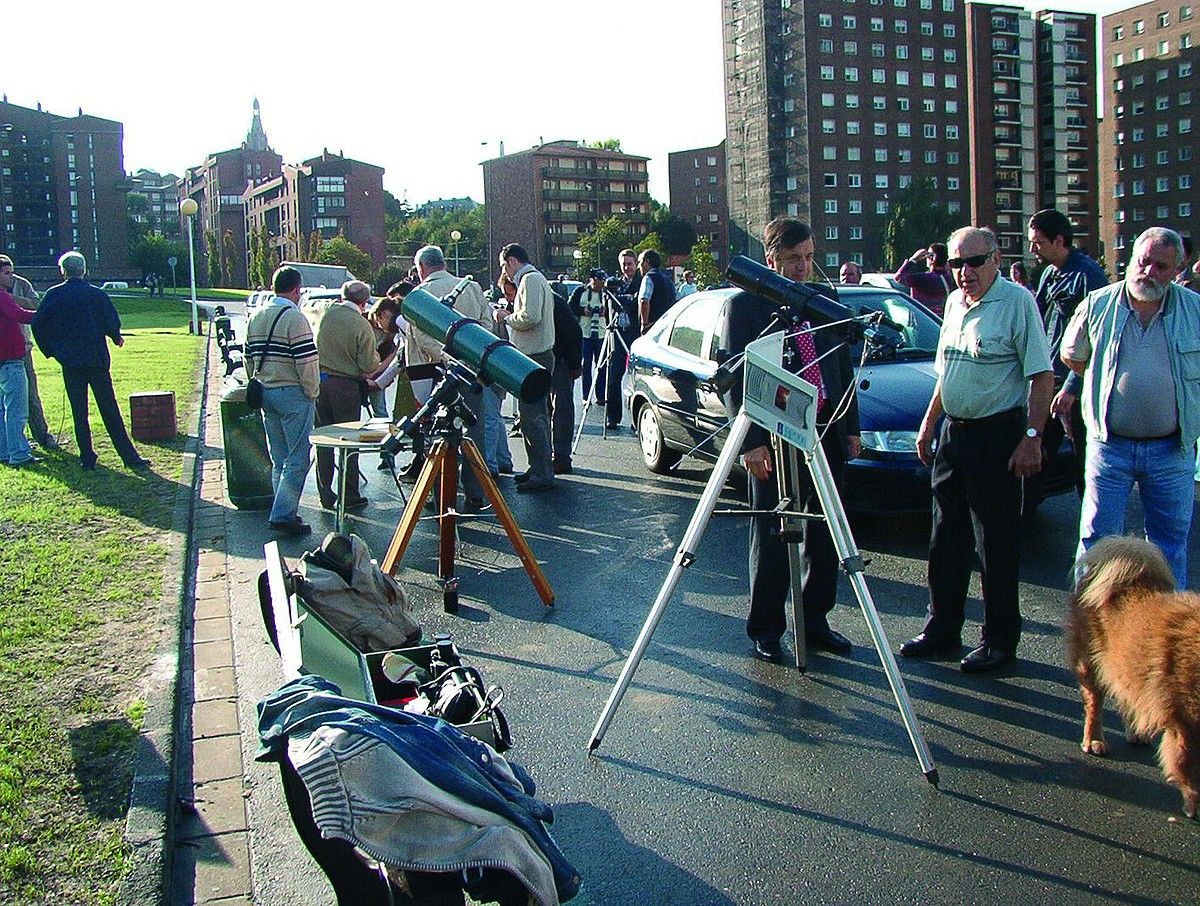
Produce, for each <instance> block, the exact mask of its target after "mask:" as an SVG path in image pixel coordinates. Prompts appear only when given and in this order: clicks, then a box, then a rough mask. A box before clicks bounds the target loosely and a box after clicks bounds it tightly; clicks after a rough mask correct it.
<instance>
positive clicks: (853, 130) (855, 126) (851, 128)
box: [846, 120, 862, 135]
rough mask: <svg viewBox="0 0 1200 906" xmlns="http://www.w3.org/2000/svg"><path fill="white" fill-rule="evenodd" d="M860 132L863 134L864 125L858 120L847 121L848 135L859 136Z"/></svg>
mask: <svg viewBox="0 0 1200 906" xmlns="http://www.w3.org/2000/svg"><path fill="white" fill-rule="evenodd" d="M860 132H862V123H860V122H859V121H858V120H847V121H846V134H847V135H858V134H859V133H860Z"/></svg>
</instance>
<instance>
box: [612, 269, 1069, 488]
mask: <svg viewBox="0 0 1200 906" xmlns="http://www.w3.org/2000/svg"><path fill="white" fill-rule="evenodd" d="M837 289H838V297H839V299H840V301H841V302H842V304H843V305H846V306H847V307H848V308H850V310H851V311H852V312H854V313H855V314H867V313H870V312H883V313H884V315H885V316H886V317H887V318H888V319H889V320H890V321H891V322H893V323H894V324H895V325H897V326H898V327H899V328H900V330H899V331H897V330H893V329H892V328H890V327H879V328H868V329H867V332H866V333H867V339H868V341H869V342H868V343H867V344H866V345H867V355H866V360H865V361H864V360H863V344H862V343H861V342H859V343H857V344H856V345H855V346H854V347H852V356H853V358H854V360H855V361H856V362H858V363H859V365H858V367H857V369H856V378H855V380H856V384H857V387H856V392H857V394H858V408H859V426H860V435H861V437H862V452H861V454H860V455H859V456H858V457H856V458H855V459H853V460H851V461H850V462H848V463H847V464H846V480H845V482H844V483H843V486H842V497H843V503H844V505H845V506H846V508H847V509H852V510H858V511H867V512H871V511H888V512H899V511H922V510H927V509H928V508H929V469H928V468H926V467H925V466H924V465H922V464H921V461H920V460H919V459H918V458H917V452H916V440H917V430H918V429H919V427H920V424H921V419H922V417H923V416H924V414H925V410H926V408H927V407H928V405H929V399H930V397H931V396H932V395H933V388H934V385H935V384H936V383H937V377H936V375H935V373H934V369H933V359H934V354H935V352H936V351H937V341H938V333H939V331H940V329H941V322H940V320H939V319H938V318H937V316H936V315H934V314H933V313H932V312H930V311H929V310H928V309H927V308H925V307H924V306H922V305H920V304H919V303H916V302H914V301H913V300H912V299H911V298H910V297H909V296H907V295H905V294H904V293H901V292H897V291H895V290H889V289H885V288H882V287H875V286H838V288H837ZM738 292H739V290H737V289H716V290H707V291H705V292H700V293H694V294H692V295H690V296H688V297H686V298H684V299H682V300H681V301H679V302H677V303H676V304H675V305H674V306H673V307H672V308H671V309H670V310H669V311H668V312H667V313H666V314H665V315H663V317H662V318H660V319H659V320H658V321H657V322H656V323H655V324H654V326H653V327H652V328H651V329H650V331H649V332H648V333H647V334H646V335H645V336H643V337H639V338H638V339H637V341H635V342H634V344H633V346H632V348H631V351H630V352H631V354H630V368H629V371H628V372H627V374H626V376H625V383H624V387H623V392H624V400H625V403H626V406H627V408H628V410H629V412H630V415H631V417H632V419H633V424H634V425H635V427H636V429H637V433H638V439H639V442H640V445H641V451H642V458H643V460H644V461H645V464H646V467H647V468H649V469H650V470H651V471H652V472H666V471H668V470H669V469H671V468H672V467H673V466H674V465H675V464H676V463H678V462H679V460H680V459H681V458H682V456H683V455H684V454H685V453H694V454H696V455H699V456H702V457H704V458H707V459H715V458H716V455H717V453H718V452H719V450H720V447H721V444H722V443H724V440H725V437H726V434H727V430H728V423H729V415H728V413H727V411H726V408H725V402H724V400H723V399H722V397H721V395H720V393H718V391H717V389H716V388H715V387H714V386H713V385H712V382H711V378H712V376H713V372H714V371H715V370H716V369H717V366H718V364H719V363H720V362H721V361H723V360H724V359H725V357H726V356H727V351H728V341H727V337H728V307H729V303H730V300H731V299H732V298H734V297H735V296H736V295H737V294H738ZM1064 459H1066V460H1069V457H1059V466H1058V467H1056V469H1055V470H1054V475H1052V476H1048V480H1047V483H1046V489H1045V493H1047V494H1053V493H1060V492H1062V491H1064V490H1067V489H1068V488H1070V486H1071V484H1070V477H1069V474H1068V470H1067V469H1066V468H1065V466H1067V465H1068V464H1069V463H1064V462H1063V460H1064Z"/></svg>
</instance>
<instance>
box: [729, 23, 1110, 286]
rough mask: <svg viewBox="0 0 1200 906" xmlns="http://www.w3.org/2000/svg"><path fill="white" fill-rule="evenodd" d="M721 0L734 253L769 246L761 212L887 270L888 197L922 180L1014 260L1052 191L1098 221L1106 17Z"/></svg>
mask: <svg viewBox="0 0 1200 906" xmlns="http://www.w3.org/2000/svg"><path fill="white" fill-rule="evenodd" d="M722 11H723V23H724V29H725V39H726V40H725V45H726V59H725V83H726V107H725V109H726V126H727V130H728V131H727V141H728V154H729V207H730V233H731V244H732V245H733V248H734V251H735V252H747V253H749V254H752V255H761V246H760V237H761V235H762V227H763V225H764V224H765V223H766V222H767V221H768V220H770V219H771V217H774V216H778V215H780V214H791V215H793V216H797V217H800V218H802V219H805V220H807V221H808V222H810V223H811V224H812V226H813V229H814V232H815V234H816V245H817V259H816V260H817V264H818V265H820V266H822V267H823V268H824V269H825V270H826V271H827V272H829V271H831V270H833V269H836V267H837V265H838V263H839V262H841V261H845V260H852V261H855V262H857V263H858V264H860V265H863V266H864V267H865V268H866V269H867V270H875V269H879V270H884V269H890V268H892V267H894V266H896V265H897V263H898V262H895V261H884V260H883V259H882V244H883V237H884V230H885V226H886V224H887V221H888V219H889V217H890V214H891V209H892V205H893V204H894V202H895V201H896V198H897V193H898V192H899V191H900V190H903V189H906V188H908V187H909V186H911V185H913V184H914V183H917V184H918V185H919V184H923V183H925V182H926V181H927V183H928V184H929V185H930V186H931V188H932V190H933V191H934V192H935V193H936V197H937V199H938V201H939V202H940V203H941V204H943V205H945V206H946V208H947V209H948V210H949V211H950V212H951V213H954V214H959V215H961V218H962V223H964V224H966V223H968V222H972V223H977V224H980V225H986V226H990V227H992V228H993V229H995V230H996V232H997V234H998V238H999V240H1000V243H1001V247H1002V249H1003V251H1004V253H1005V255H1006V256H1007V257H1014V258H1016V257H1022V256H1023V255H1024V254H1025V243H1024V233H1025V226H1024V225H1025V222H1026V221H1027V219H1028V217H1029V216H1030V215H1031V214H1033V213H1034V212H1035V211H1036V210H1038V209H1039V208H1040V207H1043V206H1050V205H1053V206H1055V207H1060V206H1066V208H1067V209H1068V210H1070V212H1071V214H1072V216H1073V217H1074V218H1075V219H1076V221H1077V222H1078V223H1079V224H1080V226H1081V230H1082V231H1083V232H1084V233H1085V234H1086V235H1088V236H1093V237H1094V236H1095V234H1096V228H1095V224H1096V206H1095V204H1094V202H1093V203H1091V206H1090V208H1089V207H1088V206H1087V204H1086V203H1084V202H1085V200H1086V199H1087V196H1088V186H1089V185H1090V186H1092V187H1094V186H1095V172H1096V170H1095V162H1094V155H1095V148H1096V141H1095V131H1094V125H1089V124H1090V123H1091V124H1094V115H1091V114H1089V113H1088V111H1087V109H1086V108H1087V91H1088V86H1089V85H1093V84H1094V78H1095V76H1094V72H1095V61H1094V56H1093V53H1092V51H1091V49H1090V47H1087V46H1086V45H1087V35H1088V34H1089V33H1091V31H1090V29H1093V28H1094V17H1091V16H1086V15H1071V14H1063V13H1041V14H1038V17H1037V18H1035V17H1033V16H1031V14H1030V13H1028V12H1026V11H1025V10H1023V9H1021V8H1020V7H1016V6H1006V5H993V4H982V3H972V4H970V5H969V6H967V5H966V4H964V3H963V2H962V0H811V2H805V0H723V3H722ZM1089 61H1090V62H1089ZM1089 65H1090V66H1091V70H1090V71H1089V70H1088V66H1089ZM1089 117H1090V118H1089ZM1081 119H1082V122H1081V121H1080V120H1081ZM1089 155H1091V157H1089ZM1092 195H1093V196H1094V190H1093V191H1092ZM934 238H936V237H929V239H930V241H932V240H933V239H934Z"/></svg>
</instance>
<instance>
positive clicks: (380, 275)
mask: <svg viewBox="0 0 1200 906" xmlns="http://www.w3.org/2000/svg"><path fill="white" fill-rule="evenodd" d="M407 276H408V268H407V267H405V266H404V265H402V264H396V263H394V262H391V261H389V262H388V263H387V264H385V265H384V266H383V267H381V268H380V269H379V270H378V272H376V274H375V279H374V280H373V281H372V282H371V285H372V286H373V287H374V288H375V294H376V295H378V296H382V295H383V294H384V293H386V292H387V290H388V287H389V286H391V285H392V284H393V283H396V282H398V281H400V280H403V279H404V278H405V277H407Z"/></svg>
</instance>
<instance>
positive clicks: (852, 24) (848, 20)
mask: <svg viewBox="0 0 1200 906" xmlns="http://www.w3.org/2000/svg"><path fill="white" fill-rule="evenodd" d="M842 28H846V29H849V30H850V31H854V29H856V28H858V20H857V19H856V18H855V17H854V16H842Z"/></svg>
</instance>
